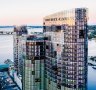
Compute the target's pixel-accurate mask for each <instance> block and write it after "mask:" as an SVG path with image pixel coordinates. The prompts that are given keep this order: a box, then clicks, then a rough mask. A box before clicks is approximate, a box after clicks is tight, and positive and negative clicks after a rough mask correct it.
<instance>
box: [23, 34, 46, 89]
mask: <svg viewBox="0 0 96 90" xmlns="http://www.w3.org/2000/svg"><path fill="white" fill-rule="evenodd" d="M45 40H46V38H45V37H44V36H42V35H35V34H34V35H28V36H27V38H26V41H25V44H23V61H24V63H23V90H45V89H44V85H45V83H44V60H45Z"/></svg>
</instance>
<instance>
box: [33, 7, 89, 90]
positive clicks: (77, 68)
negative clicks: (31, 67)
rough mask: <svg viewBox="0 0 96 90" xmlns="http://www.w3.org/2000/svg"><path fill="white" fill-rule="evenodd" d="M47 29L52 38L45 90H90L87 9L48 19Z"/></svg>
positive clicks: (62, 13) (74, 10) (49, 47)
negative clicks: (88, 78) (88, 84)
mask: <svg viewBox="0 0 96 90" xmlns="http://www.w3.org/2000/svg"><path fill="white" fill-rule="evenodd" d="M43 25H44V27H43V31H44V35H45V36H46V37H48V40H47V41H46V50H45V51H46V52H45V56H46V59H45V77H44V78H45V89H44V90H87V71H88V70H87V52H88V48H87V46H88V42H87V31H88V29H87V9H86V8H76V9H72V10H69V11H67V10H66V11H62V12H58V13H55V14H52V15H49V16H46V17H45V18H44V20H43ZM33 90H36V89H33Z"/></svg>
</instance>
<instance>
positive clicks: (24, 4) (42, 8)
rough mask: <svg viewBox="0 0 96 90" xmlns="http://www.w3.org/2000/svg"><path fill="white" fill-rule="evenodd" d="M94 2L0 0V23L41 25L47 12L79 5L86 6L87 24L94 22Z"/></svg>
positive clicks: (78, 6)
mask: <svg viewBox="0 0 96 90" xmlns="http://www.w3.org/2000/svg"><path fill="white" fill-rule="evenodd" d="M95 2H96V1H95V0H93V1H91V0H78V1H75V0H71V1H70V0H55V1H54V0H40V1H39V0H7V1H6V0H0V7H1V8H0V12H1V15H0V25H22V24H27V25H42V21H43V17H44V16H46V15H48V14H51V13H55V12H58V11H63V10H68V9H71V8H80V7H86V8H88V11H89V12H88V14H89V24H96V20H95V18H96V16H95V14H96V11H95V10H94V9H95ZM74 3H75V4H74Z"/></svg>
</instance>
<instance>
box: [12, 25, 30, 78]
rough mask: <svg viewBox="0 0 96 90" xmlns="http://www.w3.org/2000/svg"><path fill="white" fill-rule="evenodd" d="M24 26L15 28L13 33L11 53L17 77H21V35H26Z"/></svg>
mask: <svg viewBox="0 0 96 90" xmlns="http://www.w3.org/2000/svg"><path fill="white" fill-rule="evenodd" d="M27 33H28V32H27V29H26V26H15V27H14V33H13V51H14V67H15V71H16V72H17V75H18V76H19V75H20V76H21V75H22V72H23V70H22V69H23V61H22V60H23V59H22V40H23V37H22V35H27Z"/></svg>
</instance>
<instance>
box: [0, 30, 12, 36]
mask: <svg viewBox="0 0 96 90" xmlns="http://www.w3.org/2000/svg"><path fill="white" fill-rule="evenodd" d="M0 35H13V32H12V31H0Z"/></svg>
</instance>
